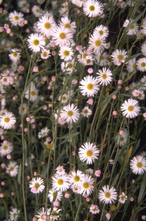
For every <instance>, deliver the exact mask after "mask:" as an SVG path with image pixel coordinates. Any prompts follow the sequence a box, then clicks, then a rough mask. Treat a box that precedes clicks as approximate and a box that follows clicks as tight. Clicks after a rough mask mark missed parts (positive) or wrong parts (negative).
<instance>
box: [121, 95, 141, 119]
mask: <svg viewBox="0 0 146 221" xmlns="http://www.w3.org/2000/svg"><path fill="white" fill-rule="evenodd" d="M121 111H122V114H123V116H125V117H126V118H135V117H136V116H138V114H139V112H140V107H139V106H138V101H137V100H135V99H132V98H130V99H128V100H125V101H124V103H123V104H122V106H121Z"/></svg>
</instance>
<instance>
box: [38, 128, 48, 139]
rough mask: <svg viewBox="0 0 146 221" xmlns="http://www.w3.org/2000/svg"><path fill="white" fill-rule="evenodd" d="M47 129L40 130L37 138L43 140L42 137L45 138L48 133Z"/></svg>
mask: <svg viewBox="0 0 146 221" xmlns="http://www.w3.org/2000/svg"><path fill="white" fill-rule="evenodd" d="M49 131H50V130H49V129H48V128H47V127H45V128H42V129H41V131H40V132H39V133H38V138H39V139H40V138H43V137H46V136H47V135H48V133H49Z"/></svg>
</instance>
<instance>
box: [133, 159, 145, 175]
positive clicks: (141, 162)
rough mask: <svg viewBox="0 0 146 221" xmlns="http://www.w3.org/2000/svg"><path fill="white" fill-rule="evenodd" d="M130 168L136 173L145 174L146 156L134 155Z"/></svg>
mask: <svg viewBox="0 0 146 221" xmlns="http://www.w3.org/2000/svg"><path fill="white" fill-rule="evenodd" d="M130 168H131V170H132V172H133V173H135V174H138V175H141V174H144V173H145V171H146V158H145V157H143V156H141V155H137V156H135V157H133V158H132V160H131V161H130Z"/></svg>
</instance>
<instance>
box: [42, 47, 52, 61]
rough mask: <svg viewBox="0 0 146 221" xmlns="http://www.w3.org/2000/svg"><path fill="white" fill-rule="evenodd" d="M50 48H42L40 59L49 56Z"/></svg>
mask: <svg viewBox="0 0 146 221" xmlns="http://www.w3.org/2000/svg"><path fill="white" fill-rule="evenodd" d="M50 56H51V55H50V50H48V49H45V48H43V49H42V52H41V58H42V59H48V58H49V57H50Z"/></svg>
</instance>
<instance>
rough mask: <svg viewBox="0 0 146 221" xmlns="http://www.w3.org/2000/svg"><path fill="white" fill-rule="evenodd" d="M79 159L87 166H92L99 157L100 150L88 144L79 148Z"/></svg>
mask: <svg viewBox="0 0 146 221" xmlns="http://www.w3.org/2000/svg"><path fill="white" fill-rule="evenodd" d="M78 154H79V158H80V160H81V161H82V162H84V161H86V164H92V163H93V162H94V161H95V160H96V159H98V156H99V150H98V148H97V147H96V145H94V144H93V143H90V142H86V143H84V144H83V145H82V146H81V147H80V148H79V153H78Z"/></svg>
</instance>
